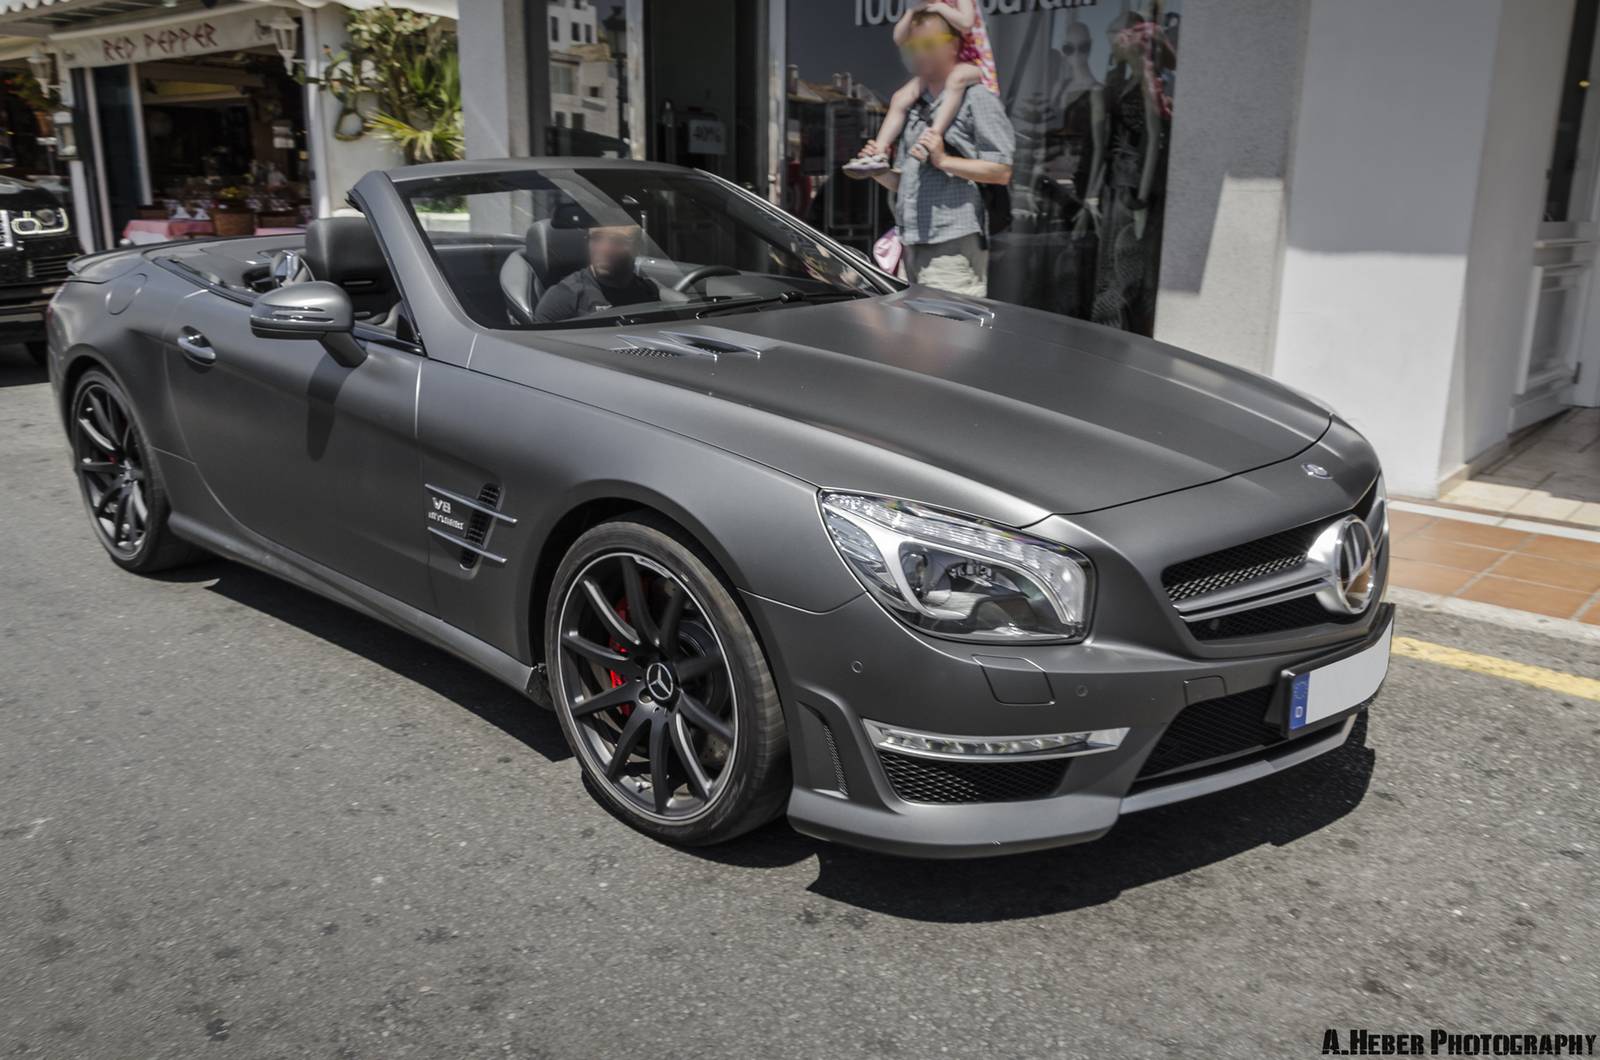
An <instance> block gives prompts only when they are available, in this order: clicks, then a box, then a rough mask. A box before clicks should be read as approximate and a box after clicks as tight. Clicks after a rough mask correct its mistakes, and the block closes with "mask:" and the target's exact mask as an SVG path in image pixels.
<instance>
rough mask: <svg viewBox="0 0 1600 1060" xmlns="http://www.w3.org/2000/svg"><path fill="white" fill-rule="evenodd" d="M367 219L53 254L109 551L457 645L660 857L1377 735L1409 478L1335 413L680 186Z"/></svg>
mask: <svg viewBox="0 0 1600 1060" xmlns="http://www.w3.org/2000/svg"><path fill="white" fill-rule="evenodd" d="M351 203H352V205H353V206H354V207H355V211H359V213H358V214H357V213H356V212H355V211H351V215H350V216H336V217H330V218H327V219H323V220H318V221H315V222H313V223H312V224H311V225H310V227H309V229H308V230H307V231H306V232H305V233H304V235H303V236H299V235H276V236H271V237H259V238H244V239H231V240H227V239H219V240H208V241H200V242H185V243H176V244H166V245H162V246H157V247H143V248H137V249H129V250H121V251H113V252H109V253H106V254H101V255H97V256H93V257H90V258H86V259H83V260H81V261H79V262H78V263H76V265H75V266H74V274H73V275H72V277H71V279H70V280H68V282H67V283H66V284H65V286H64V287H63V289H62V291H61V292H60V294H59V295H58V296H57V297H56V299H55V300H54V302H53V304H52V312H51V314H50V324H49V343H50V352H49V369H50V378H51V381H52V383H53V385H54V387H55V390H56V393H57V394H58V395H59V399H60V409H61V413H62V417H63V422H64V423H65V425H66V430H67V433H68V435H69V436H70V440H71V448H72V456H73V465H74V469H75V473H76V475H77V478H78V481H79V483H80V485H81V489H82V493H83V501H84V506H85V508H86V509H87V513H88V517H89V524H90V527H91V529H92V530H93V532H94V533H95V534H96V535H97V536H98V538H99V540H100V542H101V544H102V545H104V547H105V550H106V551H107V553H109V555H110V557H111V559H112V561H113V562H115V563H116V564H117V565H119V566H121V567H123V568H125V569H127V570H130V571H134V572H141V573H143V572H150V571H155V570H159V569H162V568H165V567H170V566H172V565H174V564H177V563H181V562H184V561H186V560H189V559H192V558H194V557H196V556H198V555H202V554H206V553H214V554H217V555H221V556H224V557H230V558H232V559H234V560H237V561H240V562H243V563H246V564H250V565H252V566H254V567H257V568H260V569H262V570H266V571H269V572H272V573H273V574H276V575H279V576H281V577H283V578H286V579H288V580H290V581H292V582H294V583H296V584H298V585H301V586H303V587H305V588H307V589H310V590H312V591H315V592H318V593H322V594H324V595H326V596H329V597H332V598H333V599H335V600H339V601H342V602H344V603H346V604H348V605H350V606H351V607H354V608H356V609H358V610H360V611H363V612H365V613H367V614H369V615H372V616H376V617H378V618H381V619H383V620H385V621H387V622H390V623H392V624H394V625H395V626H398V627H400V628H401V629H404V630H407V631H409V632H410V633H412V634H414V635H416V636H417V637H420V638H422V639H423V640H426V641H429V642H431V643H433V644H435V645H438V646H439V647H441V648H444V649H446V650H448V651H450V652H453V653H454V654H456V655H457V656H459V657H461V658H462V659H465V660H467V661H468V662H470V663H472V664H474V665H476V666H479V667H481V668H482V669H484V670H485V671H487V672H489V673H490V674H493V675H494V676H495V677H497V678H499V679H500V680H502V681H505V682H507V683H508V684H510V685H512V686H514V687H515V688H517V689H518V690H520V691H522V692H525V693H526V694H527V695H528V696H529V697H530V699H533V700H536V701H538V702H540V703H542V704H544V705H546V706H548V707H550V708H552V709H553V710H554V712H555V714H556V717H557V718H558V719H559V722H560V725H561V728H562V731H563V732H564V733H565V736H566V739H567V741H568V742H569V743H570V744H571V746H572V750H573V752H574V754H575V756H576V760H577V763H578V766H579V767H581V769H582V772H583V774H584V775H585V776H586V777H587V779H588V780H589V781H590V782H591V788H592V790H593V791H594V792H595V793H596V796H597V798H599V799H600V800H601V801H602V802H603V803H604V804H605V805H606V806H607V807H608V808H609V809H610V810H611V811H612V812H614V813H615V814H616V815H617V816H619V817H620V818H622V819H623V820H625V821H627V822H628V823H629V824H631V825H633V826H634V827H636V828H638V829H640V830H642V831H644V832H646V833H649V834H651V835H653V836H656V837H659V838H661V839H664V840H668V841H671V842H675V843H684V844H699V843H711V842H716V841H720V840H726V839H729V838H731V837H733V836H736V835H739V834H740V833H742V832H745V831H747V830H749V829H751V828H754V827H756V826H758V825H761V824H763V823H764V822H767V821H769V820H771V819H773V818H775V817H777V816H778V815H780V814H782V813H784V812H787V814H788V818H789V820H790V821H791V822H792V823H793V825H794V827H796V828H798V829H800V830H801V831H803V832H806V833H809V834H811V835H815V836H821V837H826V838H828V839H834V840H840V841H843V842H847V843H854V844H859V845H864V846H868V847H874V848H877V849H882V850H889V851H897V852H902V853H909V854H919V855H932V856H962V855H979V854H988V853H995V852H1006V851H1018V850H1027V849H1034V848H1040V847H1045V846H1050V845H1054V844H1062V843H1071V842H1077V841H1082V840H1088V839H1093V838H1095V837H1097V836H1100V835H1102V834H1103V833H1105V832H1106V831H1107V830H1108V829H1109V828H1111V827H1112V826H1113V825H1114V824H1115V823H1116V821H1117V819H1118V817H1119V816H1120V815H1122V814H1125V813H1132V812H1136V811H1139V810H1143V809H1146V808H1149V807H1153V806H1159V805H1163V804H1166V803H1171V802H1175V801H1178V800H1182V799H1188V798H1192V797H1195V796H1199V795H1203V794H1206V793H1208V792H1212V791H1216V790H1219V789H1222V788H1226V787H1229V786H1231V785H1236V784H1240V783H1243V782H1246V781H1249V780H1252V779H1255V778H1259V777H1262V776H1265V775H1268V774H1271V773H1274V772H1276V771H1279V770H1282V769H1285V768H1287V767H1289V766H1292V765H1294V764H1296V763H1299V762H1303V761H1305V760H1307V759H1309V758H1311V757H1313V756H1316V755H1320V754H1323V753H1325V752H1328V751H1330V750H1333V749H1335V748H1337V747H1339V746H1341V745H1342V744H1344V743H1346V742H1347V741H1350V740H1352V739H1360V738H1361V736H1360V733H1361V732H1362V731H1363V726H1362V724H1361V719H1362V712H1363V711H1364V710H1365V708H1366V705H1367V704H1368V702H1369V701H1370V700H1371V699H1372V697H1373V696H1374V694H1375V693H1376V692H1377V689H1378V686H1379V684H1380V683H1381V681H1382V679H1383V676H1384V673H1385V670H1386V667H1387V663H1388V653H1389V640H1390V629H1391V623H1392V609H1391V608H1390V607H1389V605H1387V604H1385V603H1383V602H1382V599H1381V598H1382V595H1383V588H1384V579H1385V573H1386V569H1387V564H1388V550H1387V545H1386V542H1387V520H1386V514H1385V513H1386V502H1385V497H1384V487H1383V481H1382V476H1381V474H1380V469H1379V466H1378V462H1377V460H1376V458H1375V457H1374V455H1373V451H1372V449H1371V448H1370V447H1369V446H1368V445H1367V443H1366V442H1365V441H1364V440H1363V439H1362V438H1361V437H1360V436H1359V435H1358V434H1357V433H1356V432H1355V431H1354V430H1353V429H1352V428H1351V427H1350V426H1349V425H1348V424H1346V423H1345V422H1343V421H1342V420H1341V419H1339V418H1338V417H1337V416H1335V415H1333V414H1332V413H1330V412H1329V411H1328V410H1327V409H1325V408H1322V407H1321V406H1319V405H1318V404H1316V403H1315V402H1313V401H1312V400H1310V399H1308V398H1306V397H1303V396H1300V395H1298V394H1296V393H1295V392H1292V391H1290V390H1288V389H1285V388H1284V387H1282V386H1279V385H1277V384H1275V383H1273V382H1271V381H1270V380H1267V379H1264V378H1261V377H1259V376H1256V375H1253V374H1251V373H1248V372H1244V371H1240V370H1236V369H1234V368H1230V367H1227V366H1225V365H1222V364H1219V363H1216V362H1213V361H1211V360H1208V359H1206V358H1204V357H1200V356H1197V355H1194V354H1190V353H1186V352H1184V351H1182V350H1178V349H1174V348H1171V347H1169V346H1165V345H1162V344H1160V343H1157V342H1153V341H1151V340H1148V339H1144V338H1140V337H1137V336H1131V335H1127V334H1123V333H1119V332H1116V331H1112V330H1108V329H1104V328H1100V327H1096V326H1094V325H1091V324H1086V323H1081V322H1078V321H1073V320H1068V319H1065V318H1061V317H1057V316H1053V315H1050V314H1046V313H1041V312H1036V311H1033V310H1029V309H1024V308H1019V307H1017V306H1012V305H1004V304H1001V303H997V302H990V301H984V300H978V299H972V298H966V297H956V296H952V295H948V294H944V293H941V292H939V291H935V290H931V289H927V288H919V287H909V288H907V287H906V286H905V285H903V284H901V283H900V282H898V281H896V280H895V279H893V278H892V277H889V276H886V275H884V274H882V273H880V272H878V271H877V270H876V269H875V268H874V267H873V265H872V264H871V263H870V262H869V261H868V260H867V259H866V258H864V257H863V256H862V255H860V254H859V253H858V252H856V251H854V250H852V249H850V248H848V247H845V246H843V245H841V244H839V243H837V242H834V241H833V240H831V239H829V238H827V237H826V236H824V235H822V234H820V233H818V232H816V231H813V230H811V229H809V228H807V227H806V226H804V225H802V224H800V223H799V222H797V221H796V220H794V219H793V218H792V217H790V216H788V215H786V214H784V213H782V212H781V211H779V210H777V209H775V208H774V207H772V206H771V205H770V204H768V203H767V202H765V201H763V200H762V199H760V198H758V197H756V196H754V195H752V194H750V193H748V192H746V191H744V190H742V189H740V188H737V187H735V186H733V185H731V184H728V183H726V182H723V181H721V180H719V179H718V178H716V177H713V176H709V175H706V174H703V173H698V172H695V171H692V170H687V169H680V168H675V167H671V166H661V165H649V164H644V163H635V162H626V161H609V160H592V159H590V160H551V159H540V160H521V161H502V162H461V163H444V164H436V165H423V166H416V167H412V168H408V169H400V170H395V171H393V172H379V173H373V174H370V175H368V176H367V177H366V178H364V179H363V180H362V181H361V182H360V184H359V185H358V186H357V187H356V189H355V191H354V193H353V194H352V196H351ZM1304 797H1305V798H1308V799H1314V798H1317V797H1318V796H1317V793H1316V792H1315V791H1308V792H1306V793H1305V795H1304Z"/></svg>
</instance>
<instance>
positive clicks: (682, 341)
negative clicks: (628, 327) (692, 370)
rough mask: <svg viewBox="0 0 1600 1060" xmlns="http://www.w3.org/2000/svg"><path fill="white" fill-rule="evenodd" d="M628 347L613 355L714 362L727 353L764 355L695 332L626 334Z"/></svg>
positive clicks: (722, 339)
mask: <svg viewBox="0 0 1600 1060" xmlns="http://www.w3.org/2000/svg"><path fill="white" fill-rule="evenodd" d="M622 341H623V342H626V343H627V345H626V346H620V347H617V348H616V349H615V350H613V351H612V352H614V353H631V354H633V355H634V356H635V357H707V358H710V359H711V360H713V361H715V360H716V359H717V358H719V357H721V356H723V355H724V354H743V355H744V356H747V357H757V358H759V357H760V356H761V351H760V350H759V349H757V348H756V347H754V346H747V345H745V344H744V343H742V342H738V341H735V340H731V339H724V338H719V337H713V336H711V335H701V334H698V333H696V332H693V331H663V332H659V333H658V334H655V335H624V336H622Z"/></svg>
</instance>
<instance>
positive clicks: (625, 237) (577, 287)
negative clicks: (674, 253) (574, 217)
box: [533, 225, 661, 324]
mask: <svg viewBox="0 0 1600 1060" xmlns="http://www.w3.org/2000/svg"><path fill="white" fill-rule="evenodd" d="M642 238H643V232H642V231H641V230H640V228H639V226H638V225H614V226H605V227H596V228H591V229H589V264H588V266H587V267H586V268H582V269H579V270H578V271H577V272H574V273H573V274H572V275H570V276H568V277H567V278H566V279H564V280H562V281H561V282H560V283H558V284H556V285H555V286H554V287H552V288H550V289H549V290H548V291H546V292H545V293H544V297H543V298H541V299H539V304H538V306H537V307H535V309H534V311H533V321H534V323H536V324H555V323H559V322H560V321H563V320H574V319H576V318H578V317H584V316H589V315H591V314H593V313H601V312H604V311H605V310H607V309H614V308H616V307H617V306H626V305H639V304H641V303H644V302H659V301H660V300H661V289H660V288H659V287H657V286H656V284H655V283H654V282H653V281H651V280H647V279H645V278H644V277H643V276H640V275H639V274H638V273H637V272H635V271H634V260H635V259H636V258H637V257H638V256H639V243H640V241H641V239H642Z"/></svg>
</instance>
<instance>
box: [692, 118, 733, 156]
mask: <svg viewBox="0 0 1600 1060" xmlns="http://www.w3.org/2000/svg"><path fill="white" fill-rule="evenodd" d="M727 150H728V130H727V128H726V127H725V126H724V125H723V124H722V123H721V122H720V121H714V120H712V119H710V118H690V119H689V153H690V154H693V155H720V154H725V153H726V152H727Z"/></svg>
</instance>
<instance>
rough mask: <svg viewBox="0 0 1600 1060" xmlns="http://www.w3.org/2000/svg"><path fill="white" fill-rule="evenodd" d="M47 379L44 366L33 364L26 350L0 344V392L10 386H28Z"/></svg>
mask: <svg viewBox="0 0 1600 1060" xmlns="http://www.w3.org/2000/svg"><path fill="white" fill-rule="evenodd" d="M48 379H49V376H48V375H46V373H45V370H44V365H42V364H36V363H34V360H33V358H32V357H30V356H28V351H27V350H25V349H23V348H22V347H21V346H8V345H5V344H0V390H4V389H5V388H6V387H12V386H30V385H32V384H34V383H43V382H45V381H46V380H48Z"/></svg>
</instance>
